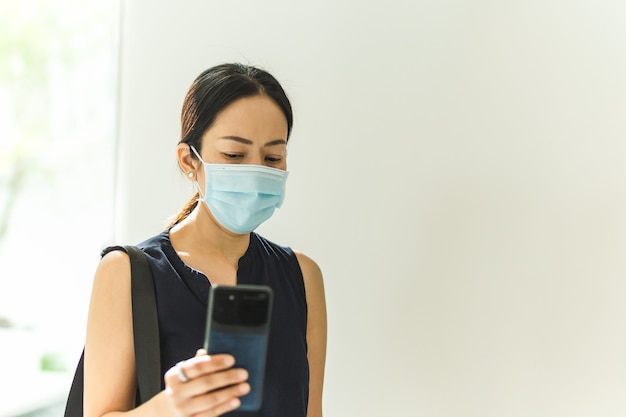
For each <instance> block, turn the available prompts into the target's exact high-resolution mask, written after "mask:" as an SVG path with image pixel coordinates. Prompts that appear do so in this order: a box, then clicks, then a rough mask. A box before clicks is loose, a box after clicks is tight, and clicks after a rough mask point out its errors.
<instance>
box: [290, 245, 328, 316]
mask: <svg viewBox="0 0 626 417" xmlns="http://www.w3.org/2000/svg"><path fill="white" fill-rule="evenodd" d="M294 253H295V254H296V258H297V259H298V263H299V264H300V269H301V270H302V278H303V279H304V288H305V290H306V293H307V302H308V304H313V303H319V302H320V301H321V302H322V303H323V301H324V279H323V277H322V270H321V269H320V267H319V265H318V264H317V262H315V261H314V260H313V259H311V258H310V257H308V256H307V255H305V254H304V253H302V252H300V251H297V250H294Z"/></svg>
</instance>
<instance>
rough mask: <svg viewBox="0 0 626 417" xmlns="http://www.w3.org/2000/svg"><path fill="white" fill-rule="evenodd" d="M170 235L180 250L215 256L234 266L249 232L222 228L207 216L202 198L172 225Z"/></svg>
mask: <svg viewBox="0 0 626 417" xmlns="http://www.w3.org/2000/svg"><path fill="white" fill-rule="evenodd" d="M170 238H171V239H174V240H176V242H177V245H175V246H177V247H178V248H180V250H182V251H184V252H188V253H190V254H191V253H194V254H197V255H200V256H209V257H210V256H219V257H222V258H225V259H228V260H229V261H231V262H232V263H233V264H234V265H237V263H238V262H239V258H241V257H242V256H243V254H244V253H245V252H246V250H247V249H248V245H249V243H250V234H249V233H247V234H243V235H240V234H236V233H233V232H231V231H229V230H226V229H224V228H223V227H222V226H221V225H220V224H219V223H217V221H216V220H215V219H214V218H213V216H212V215H211V212H210V211H209V209H208V208H207V206H206V204H205V203H204V202H203V201H200V202H198V205H197V206H196V208H195V209H194V210H193V211H192V212H191V213H190V214H189V216H187V218H185V219H184V220H183V221H181V222H180V223H178V224H177V225H176V226H174V227H172V229H171V230H170Z"/></svg>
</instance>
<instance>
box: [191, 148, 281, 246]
mask: <svg viewBox="0 0 626 417" xmlns="http://www.w3.org/2000/svg"><path fill="white" fill-rule="evenodd" d="M191 150H193V152H194V153H195V154H196V156H197V157H198V159H200V161H202V163H203V164H204V173H205V177H206V178H205V181H206V186H205V189H204V195H203V196H202V197H203V198H204V202H205V204H206V205H207V207H208V208H209V210H210V211H211V214H212V215H213V217H214V218H215V220H217V222H218V223H219V224H221V225H222V226H223V227H224V228H226V229H228V230H230V231H231V232H233V233H240V234H245V233H250V232H252V231H253V230H254V229H256V228H257V227H259V225H261V223H263V222H264V221H266V220H267V219H269V218H270V217H272V214H274V210H275V209H276V208H277V207H280V206H281V205H282V203H283V200H284V198H285V183H286V181H287V175H288V172H287V171H283V170H282V169H276V168H270V167H266V166H262V165H250V164H210V163H207V162H204V161H203V160H202V158H201V157H200V155H199V154H198V152H197V151H196V149H195V148H194V147H193V146H191ZM200 194H201V195H202V194H203V193H202V191H200Z"/></svg>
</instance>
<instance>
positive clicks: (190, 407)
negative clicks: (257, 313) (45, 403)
mask: <svg viewBox="0 0 626 417" xmlns="http://www.w3.org/2000/svg"><path fill="white" fill-rule="evenodd" d="M130 287H131V286H130V260H129V258H128V255H126V254H125V253H124V252H120V251H114V252H111V253H108V254H107V255H105V256H104V257H103V258H102V261H101V262H100V264H99V266H98V269H97V270H96V276H95V278H94V283H93V289H92V295H91V303H90V305H89V317H88V319H87V340H86V342H85V377H84V382H85V385H84V415H85V417H103V416H107V417H114V416H120V415H122V414H124V415H126V414H128V416H136V417H141V416H151V417H160V416H162V417H166V416H167V417H173V416H187V415H192V414H197V413H199V412H207V414H206V415H208V416H218V415H221V414H223V413H225V412H228V411H231V410H233V409H234V408H236V407H238V406H239V400H238V398H237V397H238V396H241V395H244V394H245V393H247V391H248V390H249V386H248V384H247V383H245V380H246V379H247V373H246V372H245V371H243V370H241V369H230V368H231V367H232V366H233V364H234V359H233V358H232V356H230V355H215V356H211V357H209V356H207V355H200V356H198V357H196V358H192V359H189V360H187V361H186V362H185V365H184V366H183V369H184V372H185V374H186V375H187V376H188V377H189V378H190V381H189V382H184V383H183V382H181V381H180V380H179V379H178V377H177V375H176V368H172V369H170V370H168V371H167V373H166V374H165V384H166V389H165V390H164V391H162V392H161V393H159V394H157V395H156V396H155V397H154V398H152V399H151V400H149V401H147V402H146V403H144V404H142V405H141V406H139V407H137V408H135V392H136V389H137V387H136V382H135V381H136V376H135V354H134V343H133V328H132V307H131V289H130ZM233 384H235V385H233ZM229 385H232V386H230V387H228V386H229ZM224 387H228V388H224Z"/></svg>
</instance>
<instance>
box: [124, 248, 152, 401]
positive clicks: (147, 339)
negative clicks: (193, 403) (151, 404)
mask: <svg viewBox="0 0 626 417" xmlns="http://www.w3.org/2000/svg"><path fill="white" fill-rule="evenodd" d="M124 249H125V250H126V253H128V256H129V257H130V275H131V292H132V303H133V337H134V342H135V343H134V344H135V369H136V370H137V390H138V399H139V403H140V404H141V403H144V402H146V401H148V400H149V399H150V398H152V397H154V396H155V395H156V394H158V393H159V392H160V391H161V366H160V364H161V353H160V350H159V346H160V343H159V320H158V315H157V309H156V297H155V293H154V291H155V290H154V281H153V279H152V272H151V270H150V265H149V264H148V260H147V259H146V255H145V254H144V253H143V252H142V251H141V250H140V249H138V248H137V247H135V246H124Z"/></svg>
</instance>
